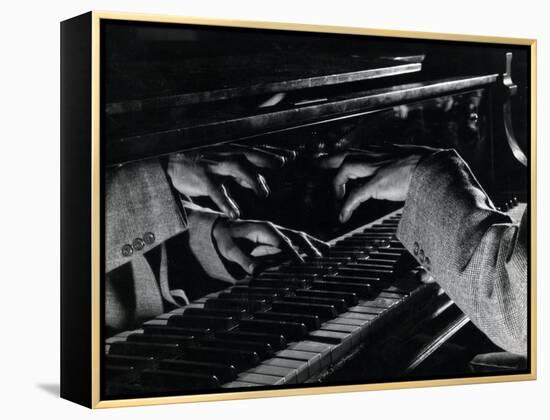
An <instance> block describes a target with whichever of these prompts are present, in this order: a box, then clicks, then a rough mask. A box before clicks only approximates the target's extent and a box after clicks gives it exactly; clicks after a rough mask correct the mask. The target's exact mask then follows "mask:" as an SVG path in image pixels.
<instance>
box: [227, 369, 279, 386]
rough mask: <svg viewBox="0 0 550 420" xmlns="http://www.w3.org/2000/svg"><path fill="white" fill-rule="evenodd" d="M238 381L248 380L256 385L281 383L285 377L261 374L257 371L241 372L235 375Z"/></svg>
mask: <svg viewBox="0 0 550 420" xmlns="http://www.w3.org/2000/svg"><path fill="white" fill-rule="evenodd" d="M237 380H238V381H240V382H250V383H253V384H258V385H283V384H284V383H285V378H284V377H280V376H271V375H261V374H259V373H248V372H245V373H242V374H240V375H239V376H238V377H237Z"/></svg>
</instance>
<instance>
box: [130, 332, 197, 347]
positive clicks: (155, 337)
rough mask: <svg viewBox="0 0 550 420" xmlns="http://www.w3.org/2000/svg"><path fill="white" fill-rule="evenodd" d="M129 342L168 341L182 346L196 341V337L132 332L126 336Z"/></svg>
mask: <svg viewBox="0 0 550 420" xmlns="http://www.w3.org/2000/svg"><path fill="white" fill-rule="evenodd" d="M126 341H128V342H136V343H168V344H180V345H181V346H185V345H189V344H190V343H192V342H193V341H195V337H193V336H188V335H168V334H141V333H135V334H130V335H129V336H128V337H126Z"/></svg>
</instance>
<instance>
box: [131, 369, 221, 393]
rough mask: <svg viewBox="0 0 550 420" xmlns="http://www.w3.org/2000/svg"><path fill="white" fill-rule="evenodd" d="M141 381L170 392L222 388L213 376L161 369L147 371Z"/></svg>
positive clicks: (142, 373)
mask: <svg viewBox="0 0 550 420" xmlns="http://www.w3.org/2000/svg"><path fill="white" fill-rule="evenodd" d="M141 381H142V383H143V384H144V385H146V386H154V387H155V388H157V387H161V388H163V389H169V390H199V389H215V388H219V387H220V386H221V383H220V381H219V379H218V378H217V377H216V376H215V375H212V374H199V373H193V372H179V371H174V370H159V369H145V370H144V371H143V372H141Z"/></svg>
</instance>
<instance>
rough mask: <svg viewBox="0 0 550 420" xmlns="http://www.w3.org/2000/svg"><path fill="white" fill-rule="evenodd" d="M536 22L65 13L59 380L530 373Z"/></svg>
mask: <svg viewBox="0 0 550 420" xmlns="http://www.w3.org/2000/svg"><path fill="white" fill-rule="evenodd" d="M535 60H536V41H535V40H530V39H512V38H494V37H479V36H473V35H450V34H432V33H414V32H401V31H385V30H371V29H362V28H344V27H329V26H311V25H297V24H285V23H271V22H243V21H219V20H210V19H197V18H183V17H169V16H154V15H139V14H128V13H109V12H89V13H86V14H84V15H81V16H78V17H75V18H72V19H69V20H67V21H64V22H62V23H61V111H62V115H61V196H62V217H61V225H62V227H61V267H62V270H61V297H62V299H61V304H62V307H61V311H62V319H61V336H62V339H61V344H62V346H61V348H62V353H61V367H62V369H61V395H62V397H63V398H66V399H69V400H71V401H74V402H77V403H79V404H82V405H85V406H88V407H92V408H95V407H115V406H128V405H144V404H164V403H173V402H190V401H210V400H223V399H237V398H256V397H269V396H277V395H303V394H314V393H327V392H348V391H363V390H372V389H393V388H404V387H424V386H439V385H451V384H470V383H482V382H500V381H517V380H532V379H535V377H536V354H535V349H536V329H535V326H536V308H535V303H536V294H535V292H536V285H535V245H536V242H535V238H536V223H535V221H536V220H535V216H536V214H535V209H536V206H535V199H536V180H535V174H536V170H535V169H536V168H535V163H536V155H535V152H536V143H535V139H536V119H535V116H536V102H535V100H536V61H535Z"/></svg>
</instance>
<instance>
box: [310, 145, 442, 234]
mask: <svg viewBox="0 0 550 420" xmlns="http://www.w3.org/2000/svg"><path fill="white" fill-rule="evenodd" d="M435 151H437V149H433V148H431V147H425V146H409V145H388V146H377V147H372V148H369V149H361V150H357V149H354V150H350V151H346V152H342V153H339V154H335V155H332V156H324V157H322V158H321V161H320V165H321V167H322V168H326V169H328V168H330V169H338V172H337V174H336V176H335V178H334V181H333V186H334V189H335V191H336V196H337V197H339V198H344V197H345V196H346V184H347V182H348V181H349V180H352V179H359V180H361V182H360V183H359V184H358V185H357V186H356V187H354V188H353V189H352V190H351V191H349V192H348V194H347V197H346V199H345V200H344V204H343V205H342V209H341V210H340V216H339V219H340V222H341V223H345V222H347V221H348V220H349V218H350V217H351V215H352V214H353V212H354V211H355V209H357V207H359V205H360V204H361V203H363V202H365V201H367V200H369V199H370V198H375V199H379V200H390V201H405V198H406V197H407V192H408V191H409V185H410V183H411V179H412V175H413V173H414V170H415V168H416V166H417V164H418V162H419V161H420V159H422V158H423V157H424V156H426V155H428V154H431V153H434V152H435Z"/></svg>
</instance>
